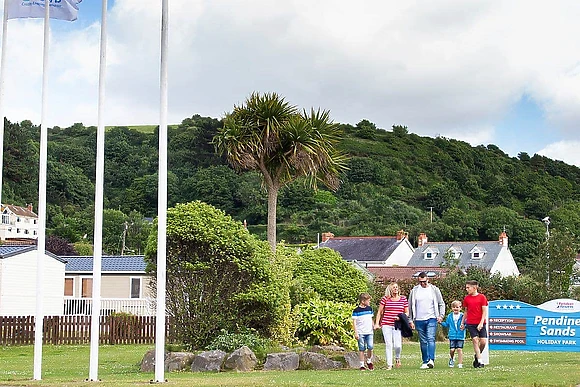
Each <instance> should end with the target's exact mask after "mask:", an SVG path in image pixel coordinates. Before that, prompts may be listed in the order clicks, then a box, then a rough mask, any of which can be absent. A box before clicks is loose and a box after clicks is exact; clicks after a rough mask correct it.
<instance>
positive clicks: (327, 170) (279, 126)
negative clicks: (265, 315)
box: [213, 92, 347, 251]
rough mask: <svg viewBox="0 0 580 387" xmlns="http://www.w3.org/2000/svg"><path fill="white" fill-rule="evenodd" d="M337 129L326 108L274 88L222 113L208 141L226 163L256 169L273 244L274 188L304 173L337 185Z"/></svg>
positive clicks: (340, 166) (340, 162)
mask: <svg viewBox="0 0 580 387" xmlns="http://www.w3.org/2000/svg"><path fill="white" fill-rule="evenodd" d="M340 139H341V131H340V129H339V128H338V126H337V125H336V124H334V123H333V122H332V120H331V119H330V114H329V112H328V111H326V110H322V111H321V110H320V109H318V110H314V109H311V111H310V112H309V113H308V112H307V111H306V110H304V111H302V112H300V111H299V110H298V109H297V108H296V107H295V106H292V105H290V104H289V103H288V102H286V101H285V100H284V98H283V97H281V96H279V95H278V94H276V93H265V94H259V93H256V92H254V93H252V95H250V97H248V98H247V99H246V101H245V103H244V104H242V105H240V106H234V110H233V111H232V112H231V113H228V114H226V116H225V118H224V126H223V128H222V129H220V130H218V134H217V135H216V136H215V137H214V141H213V142H214V145H215V147H216V150H217V152H218V153H220V154H221V155H223V154H225V155H226V158H227V160H228V162H229V163H230V165H232V167H234V168H236V169H238V170H256V171H259V172H260V173H261V174H262V183H263V186H264V187H265V188H266V190H267V192H268V242H269V243H270V246H271V248H272V251H275V250H276V205H277V202H278V192H279V191H280V188H282V187H284V186H285V185H287V184H289V183H290V182H292V181H294V180H296V179H297V178H299V177H305V178H306V180H307V182H308V184H309V185H310V186H311V187H312V188H314V189H316V187H317V184H318V183H319V182H322V183H324V184H325V185H326V186H327V187H328V188H330V189H332V190H337V189H338V187H339V185H340V179H339V177H340V173H341V172H342V171H344V170H346V161H347V157H346V155H344V154H343V153H342V152H340V151H339V150H338V149H337V148H336V145H337V144H338V142H339V141H340Z"/></svg>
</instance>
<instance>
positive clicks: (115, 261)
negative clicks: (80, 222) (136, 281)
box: [62, 255, 147, 273]
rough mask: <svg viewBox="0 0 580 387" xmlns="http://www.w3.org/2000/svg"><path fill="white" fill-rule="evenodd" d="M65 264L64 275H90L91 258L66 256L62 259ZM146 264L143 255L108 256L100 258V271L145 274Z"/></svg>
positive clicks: (91, 268)
mask: <svg viewBox="0 0 580 387" xmlns="http://www.w3.org/2000/svg"><path fill="white" fill-rule="evenodd" d="M62 258H64V259H65V260H66V261H67V263H66V266H65V268H64V270H65V272H66V273H76V272H83V273H92V272H93V257H92V256H79V257H74V256H67V257H62ZM146 267H147V264H146V263H145V257H144V256H143V255H109V256H103V257H102V258H101V271H103V272H145V268H146Z"/></svg>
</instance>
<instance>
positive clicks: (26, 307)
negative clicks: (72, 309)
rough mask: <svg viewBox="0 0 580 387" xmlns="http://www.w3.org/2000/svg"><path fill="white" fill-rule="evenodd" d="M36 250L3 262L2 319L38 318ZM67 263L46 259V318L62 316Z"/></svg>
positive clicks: (0, 266) (0, 272) (0, 286)
mask: <svg viewBox="0 0 580 387" xmlns="http://www.w3.org/2000/svg"><path fill="white" fill-rule="evenodd" d="M37 255H38V252H37V251H36V250H32V251H29V252H25V253H22V254H18V255H14V256H11V257H7V258H3V259H0V315H1V316H31V315H35V314H36V274H37V273H36V271H37ZM64 267H65V263H64V262H61V261H59V260H57V259H55V258H53V257H51V256H48V255H44V281H43V282H44V288H43V294H44V300H43V313H44V315H46V316H48V315H61V314H62V311H63V299H64Z"/></svg>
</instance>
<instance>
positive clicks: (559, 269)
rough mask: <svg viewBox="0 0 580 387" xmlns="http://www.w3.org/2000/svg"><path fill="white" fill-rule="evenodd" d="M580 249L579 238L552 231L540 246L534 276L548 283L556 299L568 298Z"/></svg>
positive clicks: (564, 232)
mask: <svg viewBox="0 0 580 387" xmlns="http://www.w3.org/2000/svg"><path fill="white" fill-rule="evenodd" d="M579 248H580V241H579V239H578V237H576V236H575V235H574V234H572V233H570V232H568V231H560V230H556V229H554V230H551V232H550V235H549V236H548V237H547V238H546V240H545V242H544V243H542V244H541V245H540V248H539V249H538V251H537V255H536V260H535V262H534V271H533V276H534V278H535V279H536V280H538V281H543V282H545V283H546V285H547V287H548V289H549V290H550V292H551V294H552V295H553V296H554V297H567V296H568V289H569V287H570V281H571V278H572V275H573V267H574V264H575V263H576V254H577V253H578V250H579Z"/></svg>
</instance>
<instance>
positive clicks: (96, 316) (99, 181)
mask: <svg viewBox="0 0 580 387" xmlns="http://www.w3.org/2000/svg"><path fill="white" fill-rule="evenodd" d="M100 50H101V51H100V62H99V101H98V108H97V110H98V117H97V161H96V162H97V165H96V175H95V227H94V239H93V245H94V254H93V310H92V317H91V354H90V361H89V381H91V382H95V381H97V380H98V371H99V338H100V337H99V327H100V318H101V259H102V256H103V190H104V187H103V181H104V175H105V124H104V117H103V116H104V106H105V68H106V65H107V0H102V4H101V49H100Z"/></svg>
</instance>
